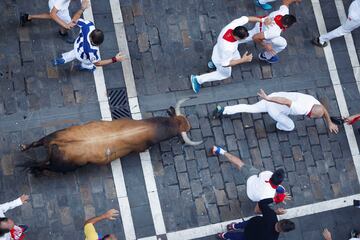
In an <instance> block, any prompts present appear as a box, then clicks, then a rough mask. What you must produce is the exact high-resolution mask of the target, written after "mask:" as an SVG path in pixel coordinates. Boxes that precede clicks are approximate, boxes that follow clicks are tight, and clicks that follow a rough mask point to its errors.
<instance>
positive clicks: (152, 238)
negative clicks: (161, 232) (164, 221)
mask: <svg viewBox="0 0 360 240" xmlns="http://www.w3.org/2000/svg"><path fill="white" fill-rule="evenodd" d="M159 239H160V238H159ZM138 240H158V238H157V237H156V236H151V237H144V238H139V239H138Z"/></svg>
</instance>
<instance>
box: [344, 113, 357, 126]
mask: <svg viewBox="0 0 360 240" xmlns="http://www.w3.org/2000/svg"><path fill="white" fill-rule="evenodd" d="M359 119H360V113H358V114H355V115H352V116H350V117H347V118H345V122H346V123H347V124H349V125H352V124H354V123H355V122H357V121H359Z"/></svg>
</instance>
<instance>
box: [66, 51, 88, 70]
mask: <svg viewBox="0 0 360 240" xmlns="http://www.w3.org/2000/svg"><path fill="white" fill-rule="evenodd" d="M62 57H63V59H64V60H65V63H68V62H71V61H74V60H75V59H77V60H79V61H80V62H81V67H83V68H86V69H93V68H94V64H93V63H91V62H90V61H88V60H83V59H81V58H80V57H79V56H78V54H77V52H76V49H73V50H71V51H69V52H66V53H63V54H62Z"/></svg>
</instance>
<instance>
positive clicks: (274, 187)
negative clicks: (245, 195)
mask: <svg viewBox="0 0 360 240" xmlns="http://www.w3.org/2000/svg"><path fill="white" fill-rule="evenodd" d="M265 182H266V183H270V185H271V187H272V188H273V189H277V187H278V186H277V185H275V184H273V183H272V182H271V179H269V181H265Z"/></svg>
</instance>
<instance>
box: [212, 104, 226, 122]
mask: <svg viewBox="0 0 360 240" xmlns="http://www.w3.org/2000/svg"><path fill="white" fill-rule="evenodd" d="M223 113H224V108H223V107H222V106H220V105H217V106H216V108H215V109H214V111H213V119H217V118H220V117H222V115H223Z"/></svg>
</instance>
